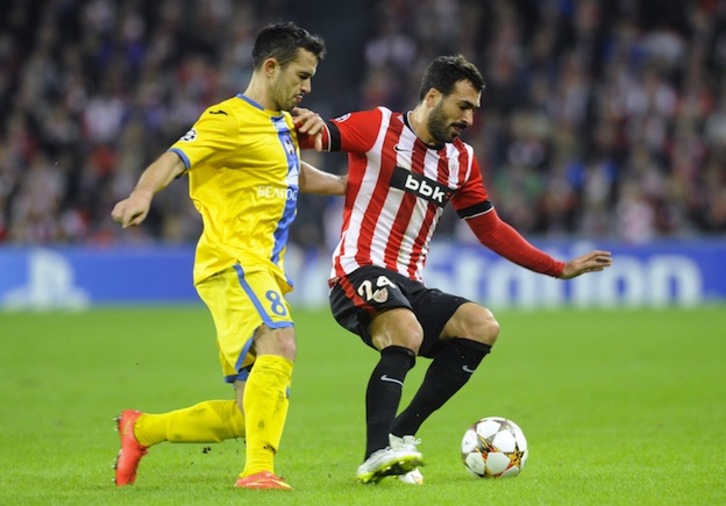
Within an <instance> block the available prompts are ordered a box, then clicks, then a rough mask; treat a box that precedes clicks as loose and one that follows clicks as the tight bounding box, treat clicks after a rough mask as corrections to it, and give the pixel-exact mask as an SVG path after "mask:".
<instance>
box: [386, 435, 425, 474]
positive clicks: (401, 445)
mask: <svg viewBox="0 0 726 506" xmlns="http://www.w3.org/2000/svg"><path fill="white" fill-rule="evenodd" d="M388 440H389V441H390V443H391V448H393V449H394V450H397V449H405V450H408V451H413V452H417V451H418V450H417V448H416V447H417V446H418V445H419V444H420V443H421V440H420V439H416V438H415V437H414V436H403V437H398V436H394V435H393V434H390V435H389V436H388ZM398 479H399V481H401V482H402V483H406V484H407V485H423V482H424V477H423V474H421V471H420V470H419V468H418V467H417V468H415V469H413V470H412V471H409V472H407V473H406V474H399V475H398Z"/></svg>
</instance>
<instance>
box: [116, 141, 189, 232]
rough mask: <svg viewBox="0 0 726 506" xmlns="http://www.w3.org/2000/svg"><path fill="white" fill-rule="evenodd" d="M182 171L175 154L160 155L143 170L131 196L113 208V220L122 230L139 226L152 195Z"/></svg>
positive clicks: (179, 161)
mask: <svg viewBox="0 0 726 506" xmlns="http://www.w3.org/2000/svg"><path fill="white" fill-rule="evenodd" d="M184 169H185V167H184V163H183V162H182V160H181V158H180V157H179V156H178V155H177V154H176V153H173V152H166V153H164V154H163V155H161V156H160V157H159V158H158V159H157V160H156V161H155V162H153V163H152V164H151V165H149V166H148V167H147V168H146V170H144V172H143V173H142V174H141V177H140V178H139V181H138V182H137V183H136V187H135V188H134V190H133V191H132V192H131V194H130V195H129V196H128V197H127V198H126V199H124V200H122V201H120V202H119V203H118V204H116V205H115V206H114V208H113V210H112V211H111V217H112V218H113V220H114V221H115V222H117V223H120V224H121V226H122V227H123V228H128V227H132V226H136V225H139V224H140V223H141V222H143V221H144V219H146V216H147V215H148V214H149V208H150V207H151V201H152V199H153V198H154V194H155V193H156V192H158V191H160V190H162V189H163V188H166V186H167V185H168V184H169V183H171V182H172V181H173V180H174V178H175V177H177V176H178V175H179V174H181V173H182V172H183V171H184Z"/></svg>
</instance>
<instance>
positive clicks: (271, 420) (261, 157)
mask: <svg viewBox="0 0 726 506" xmlns="http://www.w3.org/2000/svg"><path fill="white" fill-rule="evenodd" d="M324 54H325V44H324V42H323V41H322V39H320V38H319V37H317V36H314V35H311V34H310V33H308V32H307V31H306V30H304V29H302V28H299V27H297V26H295V25H294V24H292V23H278V24H274V25H270V26H268V27H267V28H265V29H264V30H262V31H261V32H260V33H259V35H258V36H257V39H256V41H255V45H254V48H253V53H252V56H253V64H254V71H253V74H252V77H251V80H250V82H249V85H248V87H247V89H246V90H245V92H244V93H241V94H238V95H237V96H235V97H232V98H230V99H228V100H225V101H223V102H221V103H219V104H216V105H213V106H211V107H209V108H208V109H207V110H206V111H204V112H203V113H202V115H201V116H200V117H199V119H198V120H197V122H196V123H195V124H194V126H193V127H192V129H191V130H189V132H187V134H186V135H184V136H183V137H182V138H181V139H179V140H178V141H177V142H176V143H174V144H173V145H172V146H171V147H170V149H169V150H168V151H167V152H166V153H164V154H162V155H161V156H160V157H159V158H158V159H157V160H156V161H155V162H153V163H152V164H151V165H149V166H148V167H147V168H146V169H145V170H144V172H143V173H142V175H141V177H140V178H139V181H138V183H137V185H136V187H135V189H134V190H133V192H132V193H131V194H130V195H129V197H128V198H127V199H125V200H122V201H121V202H119V203H118V204H116V206H115V207H114V209H113V211H112V217H113V219H114V220H115V221H117V222H118V223H120V224H121V225H122V226H123V227H124V228H126V227H130V226H135V225H138V224H139V223H141V222H142V221H143V220H144V218H145V217H146V215H147V213H148V211H149V207H150V205H151V201H152V198H153V195H154V194H155V193H156V192H157V191H159V190H161V189H162V188H164V187H166V186H167V185H168V184H169V183H170V182H171V181H173V179H174V178H176V177H178V176H180V175H182V174H185V173H187V174H188V175H189V193H190V196H191V198H192V201H193V203H194V206H195V207H196V209H197V210H198V211H199V213H200V214H201V215H202V221H203V225H204V230H203V232H202V235H201V238H200V239H199V243H198V245H197V250H196V257H195V262H194V285H195V287H196V289H197V292H198V293H199V296H200V297H201V298H202V300H203V301H204V302H205V304H206V305H207V307H208V308H209V311H210V312H211V314H212V317H213V319H214V324H215V327H216V332H217V343H218V348H219V357H220V362H221V364H222V369H223V373H224V378H225V381H227V382H228V383H232V384H234V387H235V390H236V399H233V400H209V401H204V402H201V403H199V404H196V405H194V406H191V407H187V408H183V409H179V410H176V411H171V412H169V413H163V414H149V413H142V412H140V411H135V410H125V411H123V412H122V413H121V415H120V416H119V417H118V419H117V423H118V429H119V432H120V437H121V449H120V451H119V455H118V457H117V459H116V484H117V485H119V486H121V485H131V484H133V483H134V482H135V480H136V471H137V469H138V465H139V462H140V460H141V458H142V457H143V456H144V455H146V453H147V449H148V448H149V447H151V446H153V445H155V444H158V443H161V442H163V441H170V442H196V443H209V442H220V441H223V440H225V439H230V438H244V439H245V440H246V460H245V467H244V469H243V471H242V473H241V474H240V476H239V478H238V479H237V481H236V484H235V486H237V487H240V488H248V489H279V490H291V489H292V487H291V486H290V485H289V484H288V483H286V482H285V481H284V480H283V479H282V478H280V477H279V476H277V475H276V474H275V470H274V456H275V454H276V453H277V450H278V447H279V445H280V440H281V437H282V432H283V427H284V424H285V418H286V415H287V409H288V398H287V390H288V388H289V386H290V378H291V375H292V369H293V361H294V358H295V351H296V343H295V335H294V332H293V321H292V318H291V314H290V307H289V305H288V303H287V301H286V300H285V294H286V293H287V292H289V291H290V290H292V283H291V281H290V280H289V279H288V278H287V276H286V275H285V270H284V257H285V249H286V244H287V238H288V234H289V228H290V225H291V223H292V222H293V220H294V218H295V214H296V209H297V194H298V191H306V192H311V193H320V194H328V195H334V194H343V193H344V191H345V179H344V178H341V177H338V176H334V175H332V174H327V173H324V172H321V171H318V170H317V169H315V168H313V167H312V166H310V165H307V164H305V163H303V162H301V161H300V157H299V154H300V144H301V143H302V144H303V145H306V146H308V147H309V146H312V145H313V144H314V143H315V142H316V139H317V138H318V137H319V135H318V134H319V133H320V131H321V128H322V126H323V123H322V120H321V119H320V118H319V116H318V115H316V114H314V113H313V112H312V111H308V110H305V109H300V108H298V107H297V106H298V105H299V103H300V101H301V100H302V98H303V96H304V95H305V94H306V93H309V92H310V91H311V79H312V77H313V75H314V74H315V71H316V69H317V65H318V62H319V61H320V60H321V59H322V58H323V57H324ZM291 112H292V113H293V114H295V116H293V115H292V114H291Z"/></svg>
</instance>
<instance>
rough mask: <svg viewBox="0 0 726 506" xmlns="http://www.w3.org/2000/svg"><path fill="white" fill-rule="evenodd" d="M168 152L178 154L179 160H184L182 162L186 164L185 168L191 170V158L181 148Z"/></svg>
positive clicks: (170, 149)
mask: <svg viewBox="0 0 726 506" xmlns="http://www.w3.org/2000/svg"><path fill="white" fill-rule="evenodd" d="M167 151H171V152H172V153H176V154H177V155H179V158H181V159H182V162H184V167H185V168H186V169H187V170H189V167H191V166H192V162H190V161H189V158H188V157H187V155H185V154H184V151H182V150H181V149H179V148H169V149H168V150H167Z"/></svg>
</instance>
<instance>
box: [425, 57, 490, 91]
mask: <svg viewBox="0 0 726 506" xmlns="http://www.w3.org/2000/svg"><path fill="white" fill-rule="evenodd" d="M461 80H467V81H469V82H470V83H471V85H472V86H473V87H474V88H475V89H476V90H478V91H482V90H483V89H484V86H485V84H484V78H483V77H482V76H481V72H479V69H477V68H476V66H475V65H474V64H473V63H471V62H469V61H467V59H466V58H464V57H463V56H462V55H460V54H458V55H455V56H439V57H438V58H436V59H435V60H434V61H432V62H431V64H430V65H429V66H428V68H427V69H426V72H425V73H424V76H423V79H421V89H420V90H419V97H418V99H419V100H423V98H424V97H425V96H426V94H427V93H428V92H429V90H430V89H431V88H436V89H437V90H439V91H440V92H441V93H442V94H443V95H444V96H446V95H449V94H450V93H451V92H453V91H454V86H456V83H458V82H459V81H461Z"/></svg>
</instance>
